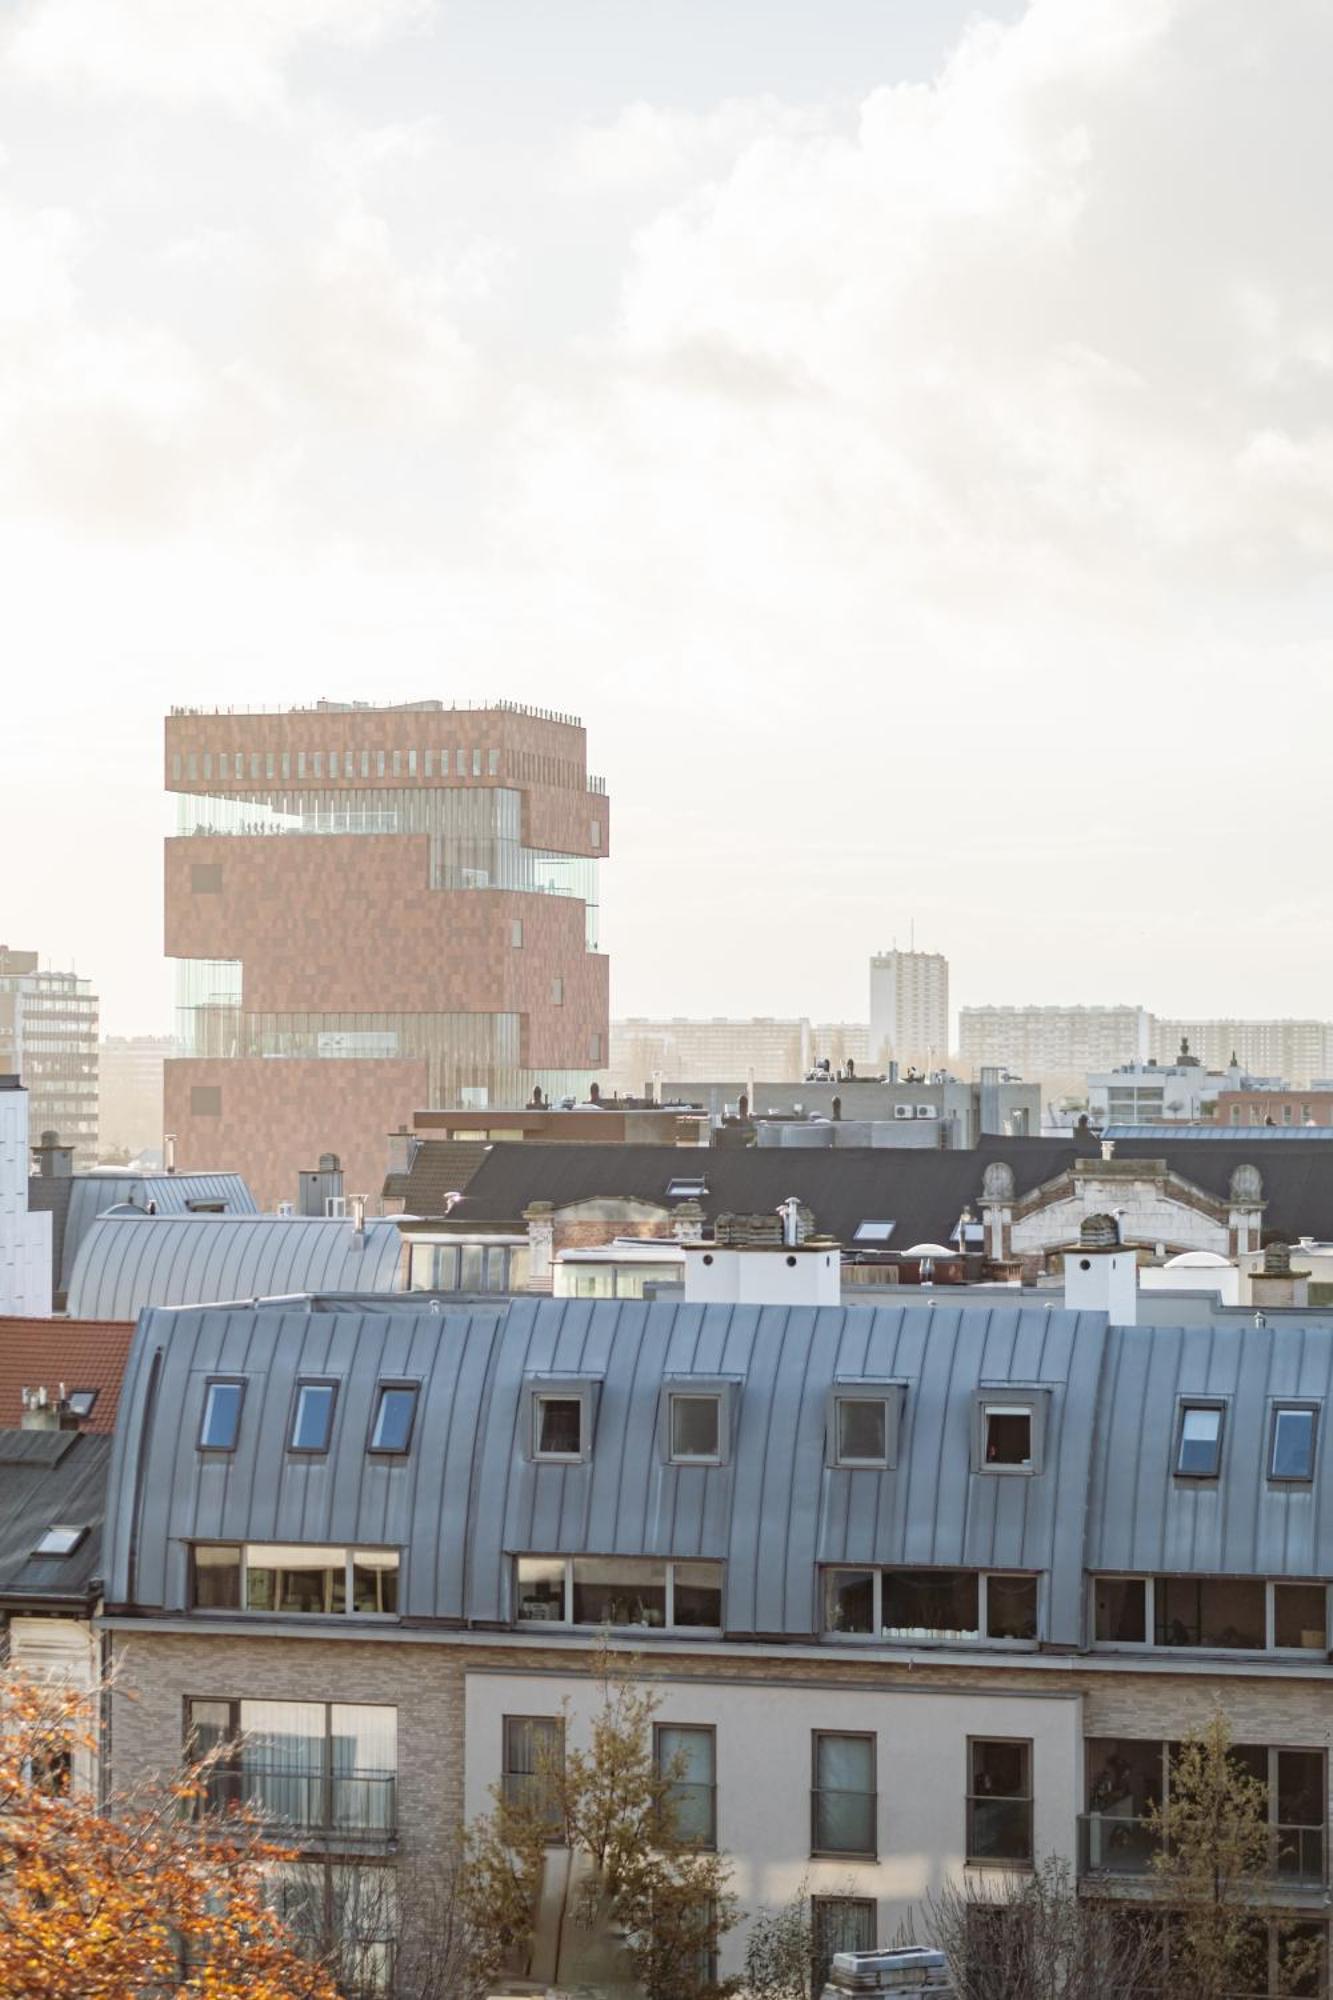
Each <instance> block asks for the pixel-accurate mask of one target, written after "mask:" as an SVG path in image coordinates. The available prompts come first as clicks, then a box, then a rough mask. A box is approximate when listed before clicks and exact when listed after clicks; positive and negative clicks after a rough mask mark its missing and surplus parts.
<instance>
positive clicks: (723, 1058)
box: [610, 1015, 811, 1094]
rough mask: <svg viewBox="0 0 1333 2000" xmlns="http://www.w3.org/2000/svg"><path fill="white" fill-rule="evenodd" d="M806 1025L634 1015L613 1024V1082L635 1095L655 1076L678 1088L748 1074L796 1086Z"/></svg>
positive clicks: (806, 1060) (807, 1054)
mask: <svg viewBox="0 0 1333 2000" xmlns="http://www.w3.org/2000/svg"><path fill="white" fill-rule="evenodd" d="M810 1062H811V1040H810V1023H809V1021H807V1020H805V1019H804V1018H802V1019H801V1020H797V1021H779V1020H774V1019H773V1018H772V1017H771V1016H766V1015H760V1016H757V1017H755V1018H754V1019H752V1020H748V1021H745V1020H737V1021H732V1020H726V1019H724V1018H723V1017H722V1016H720V1015H719V1016H717V1017H716V1018H714V1019H713V1020H711V1021H702V1020H689V1019H687V1018H685V1017H684V1016H677V1017H675V1018H674V1019H672V1020H650V1019H648V1018H647V1017H645V1016H640V1015H635V1016H633V1017H632V1018H630V1019H628V1020H624V1021H613V1022H612V1023H611V1077H610V1081H611V1083H612V1085H613V1086H614V1088H615V1089H616V1090H620V1091H625V1092H627V1093H631V1094H632V1093H637V1092H638V1091H641V1090H643V1089H644V1087H645V1085H648V1084H650V1083H651V1082H652V1080H653V1078H654V1077H655V1076H662V1077H672V1078H674V1079H675V1081H676V1082H678V1083H711V1082H712V1081H713V1079H714V1078H715V1077H720V1076H739V1077H745V1076H749V1075H751V1074H753V1075H755V1076H766V1077H771V1078H773V1079H775V1080H777V1081H783V1082H795V1081H796V1080H797V1079H798V1078H800V1077H803V1076H804V1075H805V1073H806V1071H807V1070H808V1069H809V1067H810Z"/></svg>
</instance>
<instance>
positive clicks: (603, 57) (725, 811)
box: [0, 0, 1333, 1032]
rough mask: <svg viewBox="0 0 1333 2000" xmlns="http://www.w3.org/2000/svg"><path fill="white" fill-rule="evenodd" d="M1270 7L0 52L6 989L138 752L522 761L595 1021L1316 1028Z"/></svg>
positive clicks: (1322, 623) (738, 9) (1095, 3)
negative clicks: (1185, 1023) (217, 736)
mask: <svg viewBox="0 0 1333 2000" xmlns="http://www.w3.org/2000/svg"><path fill="white" fill-rule="evenodd" d="M1331 63H1333V9H1330V8H1329V6H1328V4H1327V0H1276V4H1258V5H1256V4H1255V0H1033V4H1031V5H1029V6H1027V7H1026V8H1024V7H1023V6H1022V5H1021V4H1020V0H1013V4H1004V5H997V6H992V7H990V8H989V9H987V11H986V12H985V13H984V15H983V14H977V13H973V12H972V11H971V10H970V9H969V8H965V7H963V6H961V5H958V4H956V0H762V4H760V0H439V4H432V0H8V4H7V5H6V6H5V7H4V9H3V13H2V14H0V585H2V586H3V594H2V596H0V605H2V606H3V617H2V622H0V635H2V643H3V649H4V651H3V657H4V679H3V696H2V698H0V816H2V821H3V824H2V827H0V831H2V832H3V841H4V845H3V856H4V859H3V881H2V885H0V941H5V942H8V943H10V944H12V945H15V946H26V947H36V948H38V949H39V950H41V951H42V953H43V954H44V955H46V956H49V957H50V958H51V959H52V960H53V962H56V963H59V964H66V965H67V964H70V963H74V964H76V965H77V967H78V969H79V970H80V971H81V972H85V973H87V974H88V975H89V976H91V977H92V979H93V980H94V981H95V982H96V984H97V985H98V987H99V988H100V991H101V993H102V995H103V1018H104V1024H105V1026H106V1027H108V1028H109V1029H110V1030H112V1031H115V1032H135V1031H150V1030H158V1029H161V1028H162V1027H165V1026H166V1025H167V1022H168V985H167V981H166V978H165V975H164V971H163V965H162V960H161V891H160V882H161V855H160V841H161V836H162V832H163V830H164V824H165V808H164V806H163V802H162V799H161V796H160V772H161V763H160V744H161V724H160V716H161V714H162V711H163V710H164V708H165V707H166V706H167V705H168V704H170V703H172V702H184V703H207V704H211V703H213V702H222V703H226V702H235V703H237V704H244V703H263V702H269V703H273V702H284V703H285V702H302V701H307V700H309V699H311V698H313V697H315V696H318V695H321V694H326V695H330V696H336V697H360V698H371V699H383V700H402V699H411V698H416V697H421V696H426V695H439V696H442V697H444V698H445V699H446V700H448V699H453V698H460V699H466V698H474V699H475V698H479V697H482V696H486V695H501V696H507V697H509V698H512V699H515V700H519V701H529V702H538V703H545V704H548V705H550V706H553V707H557V708H561V709H573V710H576V711H578V712H579V713H581V714H582V715H583V717H584V718H585V720H586V721H587V724H588V730H589V748H590V761H591V764H592V767H593V769H594V770H598V771H601V772H603V773H605V775H606V777H607V780H608V783H609V786H610V789H611V792H612V795H613V802H614V811H613V822H612V825H613V839H614V854H613V858H612V860H611V861H610V862H609V863H608V864H607V866H606V869H605V871H604V872H605V893H604V907H605V912H606V915H605V920H604V922H603V926H602V940H603V945H604V947H605V948H607V949H609V951H610V953H611V956H612V995H613V1008H614V1010H615V1011H616V1012H617V1013H630V1012H635V1013H642V1012H658V1011H661V1012H672V1013H742V1014H748V1013H752V1012H754V1013H775V1014H778V1013H797V1012H800V1013H809V1014H812V1015H816V1016H820V1017H829V1016H842V1017H846V1018H852V1019H856V1018H861V1019H864V1017H865V1011H866V976H865V961H866V958H867V955H868V954H869V952H870V951H871V949H872V948H874V947H875V946H877V945H880V944H886V943H889V942H890V941H891V940H892V939H893V938H894V936H895V935H896V936H897V937H898V938H899V940H900V941H905V940H906V938H907V935H908V930H909V925H910V924H911V923H912V921H913V920H915V925H916V936H917V941H918V943H922V944H927V945H930V946H931V947H934V948H938V949H941V950H944V951H946V952H947V953H948V955H949V957H950V959H951V961H952V964H953V968H954V979H953V984H954V998H955V1001H963V1002H967V1001H983V1000H995V1001H1003V1000H1013V1001H1024V1000H1029V999H1045V1000H1050V1001H1074V1000H1085V1001H1092V1000H1136V1001H1141V1002H1143V1003H1144V1004H1146V1005H1148V1006H1151V1007H1155V1008H1157V1009H1158V1010H1159V1011H1161V1012H1164V1013H1175V1012H1181V1013H1195V1012H1197V1013H1205V1012H1207V1013H1228V1012H1239V1013H1255V1014H1283V1013H1292V1014H1303V1013H1315V1014H1320V1015H1333V986H1331V985H1330V980H1329V976H1328V975H1329V946H1328V937H1329V932H1330V916H1331V915H1333V910H1331V907H1330V905H1331V902H1333V897H1331V894H1330V887H1329V871H1328V835H1327V827H1328V821H1329V804H1328V801H1329V791H1330V776H1329V752H1330V745H1331V744H1333V730H1331V728H1330V724H1331V723H1333V676H1331V675H1330V671H1329V655H1330V636H1331V629H1333V628H1331V624H1330V614H1331V613H1333V589H1331V588H1330V554H1331V553H1333V260H1331V259H1330V256H1329V242H1328V220H1327V206H1328V190H1329V187H1330V185H1333V121H1330V119H1329V116H1328V109H1327V86H1328V77H1329V74H1330V64H1331Z"/></svg>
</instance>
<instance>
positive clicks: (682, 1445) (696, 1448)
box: [671, 1395, 722, 1465]
mask: <svg viewBox="0 0 1333 2000" xmlns="http://www.w3.org/2000/svg"><path fill="white" fill-rule="evenodd" d="M721 1425H722V1399H721V1397H720V1396H681V1395H673V1396H672V1398H671V1456H672V1458H673V1459H677V1460H680V1461H683V1462H686V1463H688V1462H690V1461H695V1462H698V1461H704V1462H706V1463H711V1464H714V1465H716V1463H717V1461H718V1457H719V1454H720V1450H721Z"/></svg>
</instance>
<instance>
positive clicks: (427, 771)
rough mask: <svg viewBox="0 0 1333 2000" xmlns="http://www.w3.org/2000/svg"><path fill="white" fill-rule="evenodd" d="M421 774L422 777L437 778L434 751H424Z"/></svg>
mask: <svg viewBox="0 0 1333 2000" xmlns="http://www.w3.org/2000/svg"><path fill="white" fill-rule="evenodd" d="M421 772H422V776H423V777H426V778H433V777H434V776H435V752H434V751H433V750H424V751H423V752H422V755H421Z"/></svg>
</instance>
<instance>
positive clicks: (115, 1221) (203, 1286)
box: [68, 1214, 400, 1319]
mask: <svg viewBox="0 0 1333 2000" xmlns="http://www.w3.org/2000/svg"><path fill="white" fill-rule="evenodd" d="M399 1250H400V1237H399V1234H398V1229H397V1226H396V1224H394V1223H393V1222H389V1221H376V1222H368V1223H367V1224H366V1228H365V1233H364V1237H363V1238H358V1237H357V1235H356V1232H355V1229H354V1227H353V1225H352V1223H351V1222H350V1221H347V1220H344V1219H342V1218H325V1217H323V1216H315V1217H310V1216H271V1215H160V1214H159V1215H151V1216H150V1215H143V1216H137V1215H102V1216H98V1217H97V1218H96V1219H95V1220H94V1221H93V1222H92V1223H91V1225H90V1226H89V1228H88V1231H87V1233H86V1235H85V1237H84V1240H83V1243H82V1246H81V1248H80V1250H79V1254H78V1257H77V1259H76V1261H75V1265H74V1271H73V1275H72V1277H71V1281H70V1287H69V1300H68V1310H69V1312H70V1314H71V1316H73V1317H75V1318H84V1319H133V1318H134V1317H135V1315H136V1314H137V1313H138V1312H139V1311H140V1310H141V1309H142V1308H143V1307H144V1306H149V1305H197V1304H207V1303H211V1302H213V1301H215V1300H216V1301H224V1302H225V1301H227V1300H232V1299H251V1298H262V1297H265V1296H268V1295H273V1294H286V1293H291V1292H304V1291H319V1290H337V1291H343V1292H373V1291H392V1290H393V1289H395V1287H396V1285H397V1281H398V1275H397V1274H398V1262H399Z"/></svg>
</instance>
